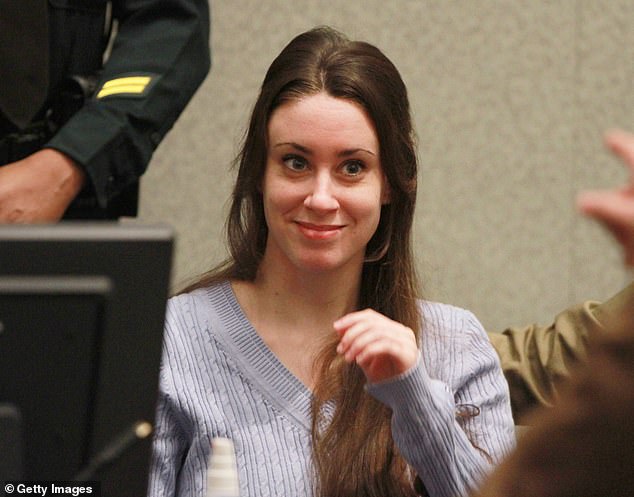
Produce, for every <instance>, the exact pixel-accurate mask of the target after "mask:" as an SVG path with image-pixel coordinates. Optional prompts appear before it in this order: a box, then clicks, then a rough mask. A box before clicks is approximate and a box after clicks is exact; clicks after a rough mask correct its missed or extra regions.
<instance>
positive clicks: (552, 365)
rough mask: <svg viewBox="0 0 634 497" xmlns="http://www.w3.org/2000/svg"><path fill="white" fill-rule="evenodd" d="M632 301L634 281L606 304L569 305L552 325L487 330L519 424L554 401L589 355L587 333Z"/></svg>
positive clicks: (611, 319)
mask: <svg viewBox="0 0 634 497" xmlns="http://www.w3.org/2000/svg"><path fill="white" fill-rule="evenodd" d="M633 307H634V283H632V284H630V285H629V286H627V287H626V288H625V289H624V290H622V291H621V292H619V293H618V294H617V295H615V296H614V297H612V298H611V299H610V300H608V301H606V302H604V303H602V304H599V303H597V302H586V303H584V304H581V305H577V306H574V307H571V308H569V309H566V310H565V311H563V312H561V313H560V314H558V315H557V317H556V318H555V321H554V322H553V324H551V325H550V326H545V327H541V326H537V325H531V326H527V327H524V328H508V329H506V330H504V331H503V332H501V333H489V338H490V339H491V343H492V344H493V346H494V347H495V349H496V351H497V353H498V355H499V356H500V360H501V362H502V369H503V370H504V374H505V376H506V379H507V381H508V383H509V388H510V390H511V404H512V407H513V415H514V418H515V420H516V422H517V423H518V424H521V423H522V418H523V417H524V415H525V414H527V412H528V411H530V410H531V409H532V408H534V407H536V406H538V405H546V406H550V405H552V402H553V401H554V400H555V398H556V397H557V387H558V384H559V383H560V382H561V381H562V380H563V379H565V378H567V377H568V376H569V374H570V369H571V367H573V366H574V364H575V363H576V362H578V361H579V360H583V359H584V358H585V355H586V349H587V346H588V339H589V338H590V337H591V336H592V335H594V334H596V333H601V332H604V328H605V327H612V326H611V323H612V322H614V321H615V320H617V319H619V318H621V317H623V316H625V315H627V314H629V313H631V309H632V308H633ZM604 325H605V326H604Z"/></svg>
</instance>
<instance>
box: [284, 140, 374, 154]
mask: <svg viewBox="0 0 634 497" xmlns="http://www.w3.org/2000/svg"><path fill="white" fill-rule="evenodd" d="M286 146H288V147H293V148H295V149H297V150H299V151H300V152H303V153H305V154H306V155H312V153H313V151H312V150H311V149H310V148H308V147H305V146H303V145H300V144H299V143H295V142H280V143H276V144H275V145H273V148H278V147H286ZM358 152H364V153H366V154H370V155H372V156H376V153H374V152H372V151H371V150H368V149H366V148H361V147H358V148H350V149H346V150H342V151H341V152H339V153H338V154H337V156H338V157H348V156H350V155H354V154H356V153H358Z"/></svg>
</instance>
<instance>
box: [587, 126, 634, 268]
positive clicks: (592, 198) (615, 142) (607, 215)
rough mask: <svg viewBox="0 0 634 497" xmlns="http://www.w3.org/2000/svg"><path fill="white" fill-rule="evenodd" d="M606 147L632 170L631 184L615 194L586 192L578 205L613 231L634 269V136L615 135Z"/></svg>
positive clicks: (607, 140)
mask: <svg viewBox="0 0 634 497" xmlns="http://www.w3.org/2000/svg"><path fill="white" fill-rule="evenodd" d="M605 143H606V145H607V146H608V147H609V148H610V149H611V150H612V151H613V152H614V153H615V154H616V155H618V156H619V157H620V158H621V159H623V161H624V162H625V164H626V166H627V167H628V168H629V172H630V177H629V181H628V182H627V183H626V184H625V185H623V186H621V187H620V188H616V189H614V190H604V191H588V192H583V193H581V194H580V195H579V197H578V199H577V205H578V207H579V209H580V210H581V212H582V213H583V214H585V215H587V216H590V217H592V218H594V219H596V220H598V221H599V222H601V223H602V224H603V225H604V226H605V227H606V228H607V229H608V230H610V232H611V233H612V234H613V235H614V236H615V238H616V239H617V240H618V242H619V243H620V244H621V245H622V246H623V250H624V253H625V263H626V264H627V265H629V266H634V135H633V134H631V133H627V132H625V131H619V130H616V131H611V132H609V133H607V134H606V137H605Z"/></svg>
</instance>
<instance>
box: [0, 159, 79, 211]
mask: <svg viewBox="0 0 634 497" xmlns="http://www.w3.org/2000/svg"><path fill="white" fill-rule="evenodd" d="M84 181H85V173H84V172H83V171H82V170H81V169H80V168H79V167H78V166H77V165H76V164H75V163H74V162H73V161H72V160H71V159H70V158H69V157H68V156H66V155H64V154H62V153H61V152H58V151H57V150H53V149H43V150H40V151H38V152H35V153H34V154H32V155H30V156H28V157H26V158H25V159H22V160H19V161H17V162H13V163H11V164H7V165H6V166H2V167H0V222H2V223H38V222H41V223H46V222H55V221H59V220H60V219H61V217H62V216H63V215H64V212H65V211H66V209H67V207H68V206H69V204H70V203H71V202H72V200H73V199H74V198H75V197H76V196H77V194H78V193H79V191H80V190H81V187H82V185H83V184H84Z"/></svg>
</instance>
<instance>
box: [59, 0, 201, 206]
mask: <svg viewBox="0 0 634 497" xmlns="http://www.w3.org/2000/svg"><path fill="white" fill-rule="evenodd" d="M113 14H114V16H115V17H116V18H117V19H118V21H119V29H118V33H117V36H116V38H115V42H114V45H113V48H112V52H111V54H110V58H109V59H108V61H107V62H106V64H105V66H104V68H103V72H102V74H101V78H100V83H99V87H98V90H97V93H96V95H95V97H94V98H92V99H90V100H89V101H88V102H87V103H86V105H84V106H83V107H82V108H81V109H80V110H79V111H78V112H77V113H76V114H75V115H74V116H73V117H72V118H71V119H70V120H69V121H68V122H67V123H66V125H64V126H63V127H62V128H61V129H60V130H59V132H58V133H57V134H56V135H55V136H54V137H53V138H52V139H51V141H50V142H49V143H48V145H47V146H48V147H51V148H54V149H57V150H59V151H60V152H63V153H65V154H66V155H68V156H69V157H71V158H72V159H74V160H75V162H77V163H78V164H79V165H81V166H82V167H83V169H84V170H85V172H86V174H87V177H88V180H89V182H90V184H91V185H92V187H93V188H94V190H95V194H96V196H97V199H98V201H99V204H100V205H101V206H102V207H105V206H106V205H107V204H108V201H109V200H110V199H111V198H113V197H114V196H116V195H117V194H118V193H119V192H121V191H122V190H124V189H125V188H126V187H128V186H129V185H130V184H132V183H134V182H135V181H137V180H138V178H139V176H140V175H141V174H143V172H144V171H145V169H146V167H147V164H148V162H149V160H150V158H151V156H152V154H153V152H154V150H155V149H156V147H157V146H158V144H159V143H160V141H161V140H162V139H163V137H164V136H165V134H166V133H167V132H168V131H169V129H170V128H171V127H172V125H173V124H174V122H175V121H176V119H177V118H178V116H179V115H180V113H181V111H182V110H183V109H184V108H185V105H186V104H187V102H188V101H189V99H190V98H191V97H192V95H193V94H194V92H195V90H196V89H197V88H198V86H199V85H200V84H201V82H202V81H203V79H204V78H205V76H206V74H207V72H208V70H209V66H210V50H209V5H208V0H114V1H113Z"/></svg>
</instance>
